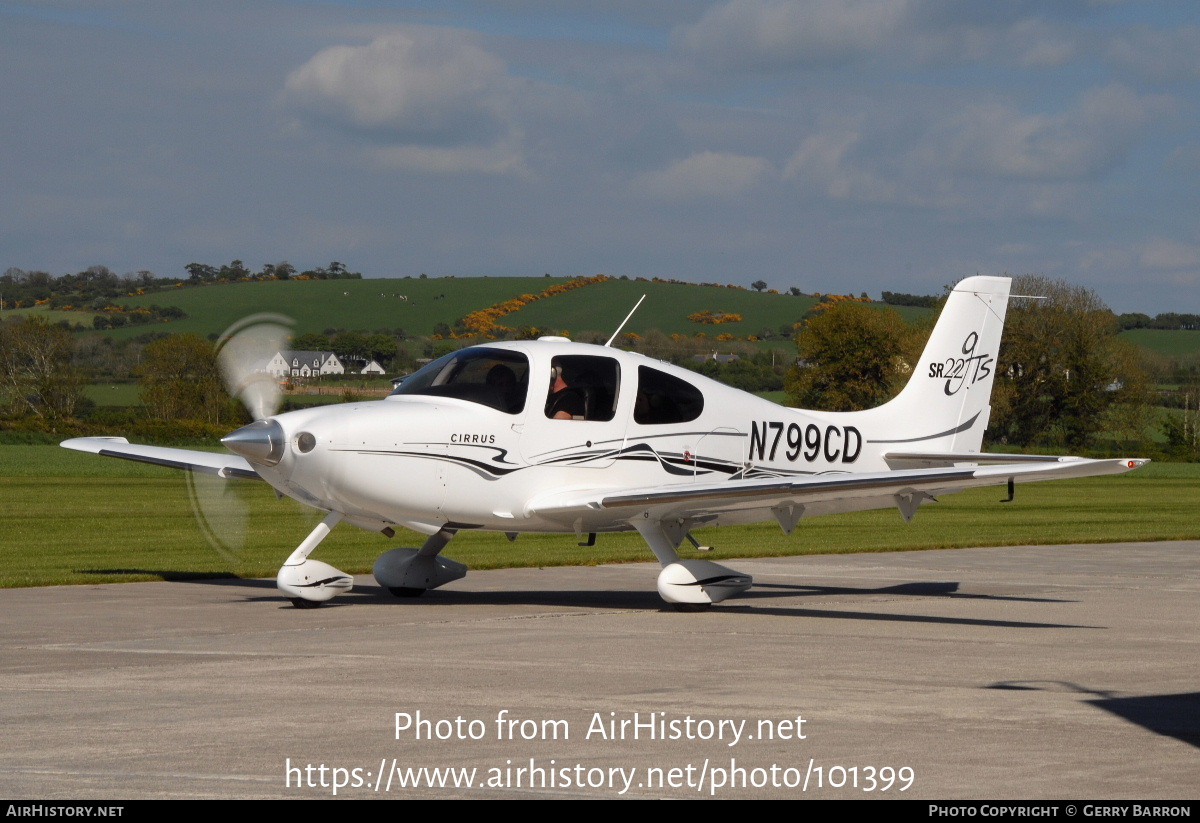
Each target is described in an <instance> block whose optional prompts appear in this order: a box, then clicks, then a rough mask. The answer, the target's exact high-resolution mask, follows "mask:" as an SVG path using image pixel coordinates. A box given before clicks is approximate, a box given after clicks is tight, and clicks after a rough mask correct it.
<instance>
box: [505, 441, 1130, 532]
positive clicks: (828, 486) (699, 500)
mask: <svg viewBox="0 0 1200 823" xmlns="http://www.w3.org/2000/svg"><path fill="white" fill-rule="evenodd" d="M929 457H930V456H928V455H919V456H917V460H925V459H929ZM941 457H942V460H943V461H945V462H951V461H954V460H956V459H963V458H962V456H961V455H942V456H941ZM978 457H979V455H972V459H976V458H978ZM1009 457H1013V456H1009ZM947 458H949V459H947ZM914 462H916V460H914ZM981 462H983V461H981ZM1146 462H1148V461H1146V460H1143V459H1140V458H1132V459H1118V460H1089V459H1086V458H1080V457H1059V458H1038V457H1035V458H1033V459H1031V460H1026V461H1022V462H1013V463H1009V464H1007V465H988V466H962V467H955V466H945V465H944V466H942V467H936V468H932V467H931V468H916V469H898V470H894V471H882V472H867V473H861V474H851V473H829V474H822V475H813V476H809V477H803V478H794V477H790V478H761V479H752V480H732V481H728V480H727V481H709V482H701V483H680V484H676V485H669V486H647V487H644V488H624V489H622V488H607V489H583V490H579V489H577V490H573V491H560V492H552V493H549V494H545V495H541V496H539V497H536V498H534V499H533V500H531V501H530V503H529V505H528V507H527V509H528V510H529V511H530V512H531V513H536V514H539V515H542V516H545V517H551V518H554V519H558V520H562V521H566V522H573V521H575V520H576V519H577V518H581V521H580V522H583V523H587V522H596V521H597V520H601V519H603V518H608V519H609V520H611V521H624V522H627V523H630V524H633V522H634V519H635V518H643V519H653V520H658V521H668V520H673V519H680V520H693V521H698V522H703V521H704V520H706V519H712V518H713V516H719V515H720V514H722V513H725V512H742V513H745V512H754V513H755V514H757V515H758V517H759V518H760V519H763V520H766V519H770V518H771V517H775V518H776V519H778V520H779V521H780V524H781V525H783V526H784V529H785V531H791V526H794V525H795V521H796V520H799V518H800V516H801V515H802V514H806V515H816V514H831V513H836V512H849V511H861V510H864V509H875V508H886V507H891V506H897V507H898V508H899V509H900V511H901V514H902V515H904V519H905V520H908V519H911V517H912V515H913V513H915V511H916V507H917V505H918V504H919V503H920V502H921V501H922V500H927V499H932V498H933V496H934V495H936V494H944V493H949V492H954V491H959V490H961V489H968V488H975V487H979V486H995V485H1003V484H1005V483H1007V482H1009V480H1010V479H1011V480H1013V481H1015V482H1018V483H1023V482H1032V481H1037V480H1060V479H1065V478H1069V477H1090V476H1093V475H1100V474H1119V473H1121V472H1126V471H1129V470H1130V469H1135V468H1137V467H1139V466H1141V465H1143V464H1145V463H1146ZM785 524H786V525H785Z"/></svg>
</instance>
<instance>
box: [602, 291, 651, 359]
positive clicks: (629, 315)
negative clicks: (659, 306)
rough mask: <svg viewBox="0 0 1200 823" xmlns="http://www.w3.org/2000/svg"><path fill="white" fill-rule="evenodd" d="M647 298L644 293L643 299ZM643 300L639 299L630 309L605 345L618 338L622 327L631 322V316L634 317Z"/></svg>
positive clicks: (609, 344)
mask: <svg viewBox="0 0 1200 823" xmlns="http://www.w3.org/2000/svg"><path fill="white" fill-rule="evenodd" d="M645 299H646V295H644V294H643V295H642V300H645ZM642 300H639V301H637V303H635V304H634V306H633V308H632V309H630V310H629V314H627V315H625V319H624V320H622V321H621V325H619V326H617V330H616V331H615V332H613V336H612V337H610V338H608V342H607V343H605V344H604V345H605V346H611V345H612V342H613V341H614V340H616V339H617V335H618V334H620V333H621V329H623V328H625V324H626V323H628V322H629V318H631V317H633V313H634V312H635V311H637V310H638V306H640V305H642Z"/></svg>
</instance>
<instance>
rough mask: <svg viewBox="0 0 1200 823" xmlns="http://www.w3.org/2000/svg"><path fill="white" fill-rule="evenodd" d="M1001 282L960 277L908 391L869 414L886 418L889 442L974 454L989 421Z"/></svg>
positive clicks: (1005, 284)
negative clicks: (873, 413)
mask: <svg viewBox="0 0 1200 823" xmlns="http://www.w3.org/2000/svg"><path fill="white" fill-rule="evenodd" d="M1011 283H1012V281H1011V280H1010V279H1009V278H1007V277H968V278H967V279H966V280H963V281H962V282H961V283H959V284H958V285H957V286H955V287H954V290H953V291H952V292H951V293H950V297H949V298H948V299H947V300H946V306H945V308H943V309H942V314H941V316H940V317H938V321H937V325H936V326H934V329H933V333H932V334H931V335H930V336H929V342H928V343H926V344H925V351H924V352H922V353H921V357H920V359H919V360H918V361H917V363H916V366H915V367H914V369H913V373H912V377H910V378H909V381H908V385H906V386H905V387H904V390H903V391H901V392H900V394H899V395H897V396H896V397H895V398H894V399H893V400H892V401H891V402H889V403H887V404H885V405H883V406H881V407H880V408H878V409H875V410H873V411H874V412H876V413H879V414H882V415H886V420H887V429H888V430H889V431H888V435H887V437H888V439H886V440H875V441H874V442H876V443H891V444H896V445H897V446H900V445H901V444H907V445H908V446H911V447H914V448H919V449H921V450H929V451H950V452H977V451H979V448H980V446H981V445H982V443H983V432H984V430H985V429H986V428H987V424H988V418H989V416H990V415H991V410H992V407H991V396H992V382H993V380H994V378H995V376H996V356H997V353H998V352H999V350H1000V335H1001V333H1002V332H1003V331H1004V315H1005V312H1006V311H1007V309H1008V292H1009V286H1010V285H1011Z"/></svg>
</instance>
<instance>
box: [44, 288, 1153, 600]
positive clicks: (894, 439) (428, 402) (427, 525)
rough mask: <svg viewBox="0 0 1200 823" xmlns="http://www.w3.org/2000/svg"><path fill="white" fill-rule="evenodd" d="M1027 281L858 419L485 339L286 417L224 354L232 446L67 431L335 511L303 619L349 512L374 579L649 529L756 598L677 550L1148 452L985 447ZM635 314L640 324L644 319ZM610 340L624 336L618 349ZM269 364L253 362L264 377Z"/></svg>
mask: <svg viewBox="0 0 1200 823" xmlns="http://www.w3.org/2000/svg"><path fill="white" fill-rule="evenodd" d="M1009 284H1010V280H1009V279H1008V278H1003V277H971V278H968V279H966V280H963V281H962V282H961V283H959V284H958V285H957V286H956V287H955V288H954V290H953V291H952V293H951V294H950V296H949V299H948V300H947V301H946V304H945V308H944V309H943V311H942V314H941V317H940V318H939V320H938V322H937V326H936V327H935V328H934V330H933V333H932V335H931V336H930V338H929V342H928V344H927V345H926V347H925V351H924V353H923V354H922V355H921V359H920V361H919V362H918V363H917V364H916V367H915V368H914V369H913V371H912V377H911V378H910V379H909V382H908V384H907V385H906V386H905V388H904V390H903V391H902V392H901V393H900V394H899V395H898V396H897V397H896V398H895V399H893V400H892V401H890V402H888V403H886V404H885V405H883V406H880V407H878V408H874V409H868V410H866V411H857V412H841V413H836V412H822V411H807V410H803V409H792V408H785V407H782V406H779V405H776V404H775V403H772V402H769V401H767V400H763V399H761V398H758V397H755V396H753V395H750V394H747V393H745V392H742V391H738V390H736V389H732V388H730V387H728V386H725V385H722V384H720V383H717V382H714V381H712V380H709V379H707V378H704V377H702V376H699V375H697V374H695V373H693V372H690V371H688V370H686V369H682V368H677V367H675V366H672V365H669V364H666V363H662V362H659V361H656V360H652V359H650V358H647V357H644V356H641V355H638V354H634V353H631V352H625V351H621V350H618V349H613V348H609V347H607V346H595V345H585V344H579V343H572V342H570V341H569V340H567V339H565V338H561V337H543V338H541V339H540V340H536V341H520V342H503V343H488V344H485V345H480V346H473V347H470V348H466V349H463V350H461V351H457V352H454V353H452V354H448V355H446V356H444V357H442V358H440V359H438V360H434V361H433V362H431V363H430V364H429V365H427V366H425V367H424V368H422V369H420V370H419V371H417V372H415V373H414V374H412V375H411V376H409V377H408V378H406V379H405V380H404V381H403V382H402V383H401V385H400V386H399V387H398V388H397V389H396V390H395V391H394V392H393V393H392V394H391V395H390V396H389V397H387V398H385V399H383V400H378V401H373V402H362V403H349V404H344V405H337V406H325V407H318V408H312V409H304V410H300V411H291V412H287V413H285V414H274V413H273V412H274V408H275V407H277V405H278V400H279V387H278V385H277V384H276V382H275V381H274V378H271V377H270V376H269V375H265V374H263V373H261V371H260V365H258V364H261V363H262V362H263V361H264V360H265V356H263V355H262V354H261V350H260V351H259V352H257V353H256V357H257V359H255V358H253V357H250V356H249V354H248V353H247V351H245V349H247V347H248V346H249V347H252V346H253V344H252V343H250V344H247V345H244V346H242V349H243V351H241V352H239V351H238V339H237V338H236V337H234V338H233V339H231V340H229V341H228V343H227V344H226V345H225V347H224V348H223V349H222V353H221V358H222V363H223V365H224V366H225V367H226V371H227V376H228V374H229V373H232V375H233V377H232V380H231V382H232V383H234V384H236V385H234V386H233V388H234V390H235V391H236V392H237V393H238V394H239V395H240V396H241V397H242V399H243V400H244V401H245V402H246V403H247V405H248V407H249V408H250V409H251V413H252V414H253V415H254V416H255V418H256V420H255V422H253V423H251V424H250V425H247V426H244V427H243V428H240V429H238V430H237V431H234V432H232V433H231V434H229V435H228V436H226V437H225V438H224V439H223V440H222V442H223V443H224V444H225V445H226V446H227V447H228V448H229V450H230V451H232V452H233V454H231V455H220V454H212V453H207V452H198V451H190V450H186V449H173V448H160V447H155V446H141V445H134V444H130V443H129V442H128V441H126V440H125V439H124V438H106V437H87V438H76V439H73V440H67V441H66V442H64V443H63V444H62V445H63V446H65V447H67V448H70V449H78V450H80V451H87V452H94V453H97V454H101V455H106V456H110V457H121V458H125V459H129V460H137V461H142V462H146V463H155V464H159V465H164V466H171V467H175V468H180V469H186V470H190V471H197V472H208V473H212V474H216V475H219V476H221V477H225V478H229V477H241V478H253V479H261V480H264V481H266V482H267V483H269V484H271V486H273V487H274V488H275V489H276V490H278V492H280V493H281V494H285V495H287V496H289V497H292V498H294V499H296V500H298V501H300V502H301V503H305V504H307V505H309V506H313V507H315V508H317V509H320V510H322V511H324V512H327V516H326V517H325V518H324V520H322V522H321V523H320V524H319V525H318V526H317V527H316V528H315V529H313V531H312V533H311V534H309V536H308V537H307V538H306V539H305V540H304V541H303V542H302V543H301V544H300V546H299V547H297V548H296V550H295V551H294V552H292V554H291V556H290V557H288V559H287V561H286V562H285V563H284V565H283V567H282V568H281V569H280V570H279V575H278V578H277V584H278V587H279V589H280V590H281V591H282V592H283V593H284V594H285V595H286V596H287V597H288V598H289V599H290V600H291V602H292V603H293V604H294V605H296V606H297V607H312V606H318V605H320V604H321V603H323V602H325V601H327V600H329V599H330V598H332V597H334V596H336V595H338V594H341V593H343V592H347V591H349V590H350V588H351V586H352V584H353V579H352V578H351V576H350V575H348V574H346V573H344V572H341V571H339V570H337V569H335V568H333V567H332V566H330V565H329V564H327V563H323V562H321V561H319V560H314V559H312V558H310V557H309V555H310V553H311V552H312V551H313V550H314V549H315V548H316V547H317V546H318V544H320V542H321V541H322V540H323V539H324V538H325V536H326V535H328V534H329V532H330V530H331V529H332V528H333V527H334V526H335V525H337V524H338V523H339V522H340V521H343V520H344V521H346V522H348V523H351V524H353V525H355V526H358V527H360V528H363V529H368V530H372V531H376V532H381V533H383V534H384V535H386V536H388V537H391V536H392V535H393V534H394V527H396V526H404V527H406V528H408V529H411V530H413V531H416V532H420V533H423V534H425V535H427V536H428V537H427V539H426V540H425V543H424V545H422V546H421V547H419V548H415V547H414V548H394V549H391V550H390V551H386V552H384V553H383V554H382V555H381V556H380V557H379V559H378V560H377V561H376V562H375V566H374V575H375V579H376V580H377V581H378V582H379V583H380V584H381V585H382V586H384V587H386V588H388V589H389V590H391V591H392V592H393V593H394V594H396V595H399V596H415V595H418V594H421V593H423V592H424V591H425V590H427V589H432V588H436V587H438V586H441V585H444V584H445V583H448V582H450V581H452V580H456V579H458V578H460V577H463V576H464V575H465V574H466V571H467V569H466V567H465V566H464V565H462V564H461V563H457V562H455V561H453V560H450V559H448V558H445V557H442V556H441V554H440V553H441V551H442V549H443V548H444V547H445V546H446V545H447V544H448V543H449V542H450V541H451V540H452V539H453V537H454V536H455V534H457V533H458V532H461V531H464V530H471V529H484V530H492V531H498V532H505V533H507V534H508V535H509V536H510V537H515V536H516V535H518V534H521V533H523V532H559V533H573V534H575V535H577V536H579V537H581V538H582V537H583V536H584V535H588V538H589V541H591V540H594V539H595V535H596V534H597V533H600V532H617V531H629V530H636V531H637V532H638V533H639V534H641V536H642V537H643V538H644V539H645V541H646V543H647V544H648V545H649V547H650V550H651V551H652V552H653V553H654V556H655V557H656V558H657V559H658V561H659V562H660V563H661V564H662V572H661V573H660V574H659V576H658V591H659V594H660V595H661V596H662V598H663V599H664V600H666V601H667V602H668V603H671V604H674V605H675V606H676V607H678V608H681V609H684V610H695V609H701V608H705V607H706V606H708V605H709V604H711V603H717V602H720V601H722V600H725V599H726V598H728V597H731V596H733V595H736V594H739V593H741V592H743V591H745V590H746V589H748V588H750V586H751V585H752V583H753V580H752V578H751V577H750V576H749V575H746V574H741V573H739V572H737V571H734V570H733V569H730V568H727V567H725V566H722V565H719V564H717V563H714V562H711V561H707V560H699V559H681V558H680V557H679V555H678V553H677V552H676V549H677V548H678V546H679V545H680V543H682V542H683V540H684V539H685V538H690V537H691V535H690V533H689V531H690V530H691V529H693V528H697V527H701V526H717V525H725V524H729V523H750V522H755V521H762V520H770V519H774V520H776V521H777V522H778V523H779V525H780V527H781V528H782V529H783V531H784V532H785V533H790V532H791V531H792V530H793V528H795V526H796V524H797V523H798V522H799V521H800V519H801V518H802V517H811V516H814V515H820V514H830V513H833V512H849V511H859V510H864V509H877V508H888V507H891V506H895V507H896V508H898V509H899V511H900V514H901V515H902V516H903V518H904V519H905V520H906V521H907V520H911V519H912V517H913V515H914V514H915V513H916V510H917V507H918V506H919V505H920V504H921V503H923V502H925V501H933V500H935V497H936V496H937V495H941V494H946V493H949V492H954V491H958V490H960V489H966V488H971V487H975V486H986V485H993V484H995V485H1002V484H1008V485H1009V490H1010V496H1011V490H1012V484H1013V482H1027V481H1035V480H1055V479H1059V478H1068V477H1084V476H1088V475H1098V474H1113V473H1118V472H1124V471H1127V470H1129V469H1133V468H1137V467H1138V466H1140V465H1142V464H1143V463H1145V462H1146V461H1145V460H1141V459H1117V460H1089V459H1083V458H1079V457H1048V456H1041V455H1038V456H1032V455H1014V454H989V453H981V452H980V445H981V442H982V439H983V433H984V430H985V429H986V428H987V424H988V415H989V412H990V410H991V407H990V405H989V398H990V395H991V389H992V382H993V379H994V378H995V372H996V354H997V351H998V348H999V346H1000V335H1001V331H1002V330H1003V326H1004V315H1005V310H1006V308H1007V305H1008V296H1009ZM627 319H628V318H627ZM609 342H610V343H611V342H612V341H611V340H610V341H609ZM251 363H253V365H251Z"/></svg>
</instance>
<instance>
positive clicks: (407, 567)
mask: <svg viewBox="0 0 1200 823" xmlns="http://www.w3.org/2000/svg"><path fill="white" fill-rule="evenodd" d="M455 534H456V530H455V529H442V530H441V531H439V532H438V533H437V534H432V535H430V536H429V539H428V540H426V541H425V545H423V546H421V548H419V549H412V548H400V549H392V550H391V551H386V552H384V553H383V554H381V555H379V559H378V560H376V561H375V568H374V569H372V572H373V573H374V574H375V580H376V581H377V582H378V583H379V585H381V586H383V587H384V588H385V589H387V590H388V591H390V592H391V593H392V594H394V595H396V597H420V596H421V595H423V594H425V592H426V591H428V590H429V589H436V588H437V587H438V586H444V585H446V584H447V583H449V582H450V581H452V580H458V579H459V578H462V577H465V576H466V574H467V567H466V566H464V565H463V564H462V563H459V562H457V561H455V560H451V559H450V558H448V557H439V556H438V555H439V553H440V552H441V550H442V549H444V548H446V544H447V543H449V542H450V540H451V539H452V538H453V537H454V535H455Z"/></svg>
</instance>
